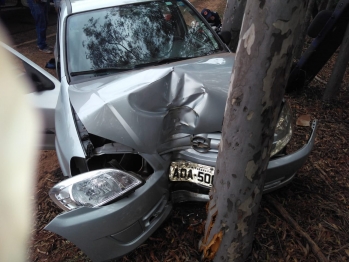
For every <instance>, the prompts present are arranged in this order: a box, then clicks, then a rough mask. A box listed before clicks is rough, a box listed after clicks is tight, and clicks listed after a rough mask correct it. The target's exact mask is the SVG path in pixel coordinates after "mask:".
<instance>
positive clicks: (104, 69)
mask: <svg viewBox="0 0 349 262" xmlns="http://www.w3.org/2000/svg"><path fill="white" fill-rule="evenodd" d="M132 69H133V68H117V67H106V68H99V69H93V70H86V71H78V72H71V73H70V76H81V75H89V74H99V73H109V72H122V71H127V70H132Z"/></svg>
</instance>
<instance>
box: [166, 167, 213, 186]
mask: <svg viewBox="0 0 349 262" xmlns="http://www.w3.org/2000/svg"><path fill="white" fill-rule="evenodd" d="M213 175H214V167H212V166H205V165H201V164H196V163H193V162H188V161H175V162H172V163H171V166H170V174H169V178H170V180H171V181H185V182H192V183H196V184H200V185H203V186H207V187H211V186H212V183H213Z"/></svg>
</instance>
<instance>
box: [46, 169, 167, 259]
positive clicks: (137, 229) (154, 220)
mask: <svg viewBox="0 0 349 262" xmlns="http://www.w3.org/2000/svg"><path fill="white" fill-rule="evenodd" d="M164 172H167V170H159V171H157V172H155V173H154V174H153V175H152V176H151V177H150V178H149V179H148V180H147V182H146V184H145V185H143V186H142V187H141V188H139V189H137V190H136V191H135V192H134V193H133V194H131V195H130V196H128V197H126V198H124V199H121V200H118V201H117V202H115V203H111V204H108V205H106V206H102V207H98V208H88V207H82V208H78V209H75V210H72V211H69V212H65V213H62V214H60V215H58V216H57V217H55V218H54V219H53V220H52V221H51V222H50V223H49V224H48V225H47V226H46V227H45V229H46V230H49V231H52V232H54V233H57V234H58V235H61V236H62V237H64V238H66V239H68V240H69V241H71V242H73V243H74V244H75V245H76V246H78V247H79V248H80V249H81V250H82V251H83V252H84V253H85V254H86V255H87V256H89V258H91V259H92V260H93V261H105V260H110V259H113V258H116V257H121V256H123V255H125V254H126V253H129V252H130V251H132V250H133V249H135V248H136V247H138V246H139V245H140V244H141V243H143V242H144V241H145V240H146V239H147V238H149V236H150V235H151V234H153V233H154V231H155V230H156V229H157V228H158V227H159V226H160V225H161V224H162V223H163V222H164V220H165V219H166V218H167V216H168V215H169V213H170V211H171V209H172V205H171V203H170V202H169V201H168V199H169V191H168V179H167V177H166V176H164Z"/></svg>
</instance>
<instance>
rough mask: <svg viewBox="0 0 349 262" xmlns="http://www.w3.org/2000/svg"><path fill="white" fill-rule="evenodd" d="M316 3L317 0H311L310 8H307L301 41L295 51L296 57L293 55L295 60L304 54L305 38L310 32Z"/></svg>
mask: <svg viewBox="0 0 349 262" xmlns="http://www.w3.org/2000/svg"><path fill="white" fill-rule="evenodd" d="M315 2H316V0H309V4H308V8H307V11H306V13H305V18H304V22H303V25H302V32H301V35H300V37H299V41H298V43H297V45H296V48H295V51H294V55H293V58H295V59H299V58H300V57H301V54H302V51H303V46H304V41H305V37H306V35H307V31H308V27H309V24H310V19H311V15H312V13H313V9H314V5H315Z"/></svg>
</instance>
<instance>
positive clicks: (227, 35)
mask: <svg viewBox="0 0 349 262" xmlns="http://www.w3.org/2000/svg"><path fill="white" fill-rule="evenodd" d="M218 36H219V37H220V38H221V39H222V41H223V43H224V44H226V45H229V43H230V40H231V33H230V32H229V31H222V32H220V33H219V34H218Z"/></svg>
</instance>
